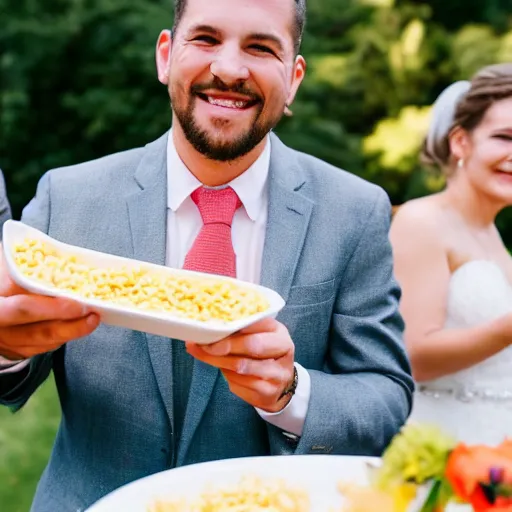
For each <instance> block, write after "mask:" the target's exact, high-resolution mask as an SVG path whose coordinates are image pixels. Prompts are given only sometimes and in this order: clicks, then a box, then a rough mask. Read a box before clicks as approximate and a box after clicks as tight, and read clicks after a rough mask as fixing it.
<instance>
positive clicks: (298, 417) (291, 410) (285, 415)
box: [255, 363, 311, 437]
mask: <svg viewBox="0 0 512 512" xmlns="http://www.w3.org/2000/svg"><path fill="white" fill-rule="evenodd" d="M295 368H297V376H298V382H297V389H296V390H295V394H294V395H293V397H292V399H291V400H290V401H289V402H288V404H287V405H286V407H285V408H284V409H282V410H281V411H279V412H266V411H263V410H261V409H258V408H257V407H255V409H256V412H257V413H258V414H259V415H260V416H261V417H262V418H263V419H264V420H265V421H267V422H268V423H271V424H272V425H274V426H276V427H278V428H280V429H281V430H284V431H285V432H288V433H290V434H295V435H296V436H299V437H300V436H301V435H302V429H303V427H304V422H305V421H306V415H307V413H308V407H309V397H310V395H311V377H310V376H309V373H308V371H307V370H306V369H305V368H303V367H302V366H301V365H300V364H298V363H295Z"/></svg>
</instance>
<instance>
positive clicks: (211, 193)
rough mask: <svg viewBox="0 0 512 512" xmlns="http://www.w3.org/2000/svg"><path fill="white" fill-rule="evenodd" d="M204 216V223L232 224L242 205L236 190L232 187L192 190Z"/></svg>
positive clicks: (193, 198)
mask: <svg viewBox="0 0 512 512" xmlns="http://www.w3.org/2000/svg"><path fill="white" fill-rule="evenodd" d="M191 197H192V201H194V203H196V205H197V207H198V208H199V212H200V213H201V217H202V218H203V224H205V225H206V224H226V225H228V226H231V224H232V222H233V217H234V215H235V212H236V211H237V210H238V208H240V206H242V202H241V201H240V199H239V198H238V196H237V194H236V192H235V191H234V190H233V189H232V188H231V187H226V188H221V189H211V188H204V187H201V188H198V189H197V190H195V191H194V192H192V196H191Z"/></svg>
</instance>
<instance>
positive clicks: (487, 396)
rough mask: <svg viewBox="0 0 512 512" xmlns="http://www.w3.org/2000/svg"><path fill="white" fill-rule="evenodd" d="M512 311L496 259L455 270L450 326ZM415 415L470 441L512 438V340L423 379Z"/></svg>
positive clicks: (510, 292) (510, 290)
mask: <svg viewBox="0 0 512 512" xmlns="http://www.w3.org/2000/svg"><path fill="white" fill-rule="evenodd" d="M511 311H512V285H511V284H510V282H509V281H508V280H507V277H506V275H505V274H504V273H503V272H502V270H501V269H500V267H499V266H498V265H497V264H496V263H493V262H491V261H487V260H474V261H470V262H468V263H466V264H464V265H463V266H461V267H460V268H459V269H457V271H456V272H455V273H454V274H453V275H452V277H451V280H450V286H449V296H448V304H447V317H446V327H447V328H464V327H473V326H476V325H478V324H481V323H484V322H487V321H490V320H493V319H495V318H497V317H499V316H501V315H503V314H505V313H508V312H511ZM417 387H418V389H417V391H416V393H415V397H414V399H415V403H414V406H413V412H412V414H411V417H410V421H415V422H422V423H431V424H432V423H433V424H436V425H438V426H440V427H441V428H442V429H444V430H445V431H446V432H447V433H449V434H451V435H453V436H455V437H456V439H457V440H459V441H462V442H465V443H468V444H478V443H485V444H492V445H494V444H498V443H500V442H502V441H503V440H504V439H505V438H506V437H510V438H512V346H510V347H508V348H506V349H505V350H503V351H501V352H499V353H498V354H496V355H494V356H493V357H490V358H489V359H487V360H485V361H483V362H482V363H480V364H477V365H475V366H473V367H471V368H468V369H466V370H462V371H460V372H457V373H455V374H452V375H448V376H446V377H442V378H439V379H436V380H433V381H430V382H423V383H419V384H418V386H417Z"/></svg>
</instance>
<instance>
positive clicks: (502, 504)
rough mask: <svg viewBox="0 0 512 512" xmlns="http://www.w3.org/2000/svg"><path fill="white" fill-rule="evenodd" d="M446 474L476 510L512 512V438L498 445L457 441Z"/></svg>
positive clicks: (458, 492) (460, 496)
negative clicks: (472, 444)
mask: <svg viewBox="0 0 512 512" xmlns="http://www.w3.org/2000/svg"><path fill="white" fill-rule="evenodd" d="M446 478H447V479H448V481H449V482H450V484H451V486H452V487H453V490H454V492H455V494H456V495H457V496H458V497H459V498H461V499H462V500H464V501H465V502H467V503H470V504H471V505H472V506H473V508H474V510H475V512H487V511H493V512H512V439H510V440H507V441H505V442H503V443H502V444H501V445H499V446H496V447H490V446H480V445H478V446H466V445H464V444H460V445H458V446H457V447H456V448H455V449H454V450H453V451H452V452H451V454H450V456H449V458H448V464H447V466H446Z"/></svg>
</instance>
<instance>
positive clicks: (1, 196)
mask: <svg viewBox="0 0 512 512" xmlns="http://www.w3.org/2000/svg"><path fill="white" fill-rule="evenodd" d="M11 217H12V215H11V206H10V205H9V200H8V199H7V192H6V190H5V180H4V175H3V174H2V171H1V170H0V240H1V239H2V226H3V225H4V222H5V221H7V220H9V219H10V218H11Z"/></svg>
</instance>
